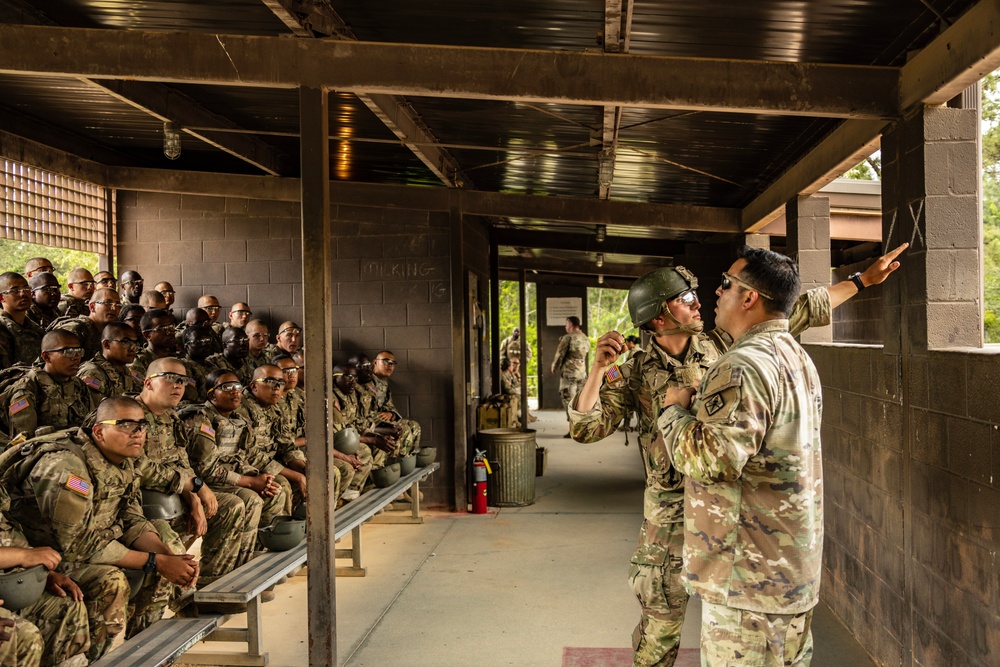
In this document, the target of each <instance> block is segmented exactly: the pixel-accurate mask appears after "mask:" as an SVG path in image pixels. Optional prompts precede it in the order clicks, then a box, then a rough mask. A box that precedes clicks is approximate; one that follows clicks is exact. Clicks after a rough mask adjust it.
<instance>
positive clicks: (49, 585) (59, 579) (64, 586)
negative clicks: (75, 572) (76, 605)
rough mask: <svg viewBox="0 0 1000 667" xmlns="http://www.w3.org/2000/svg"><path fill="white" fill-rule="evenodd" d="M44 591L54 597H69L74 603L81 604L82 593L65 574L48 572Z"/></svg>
mask: <svg viewBox="0 0 1000 667" xmlns="http://www.w3.org/2000/svg"><path fill="white" fill-rule="evenodd" d="M45 590H47V591H48V592H49V593H51V594H52V595H55V596H56V597H60V598H64V597H67V596H69V597H71V598H73V600H75V601H76V602H83V591H82V590H80V587H79V586H77V584H76V582H75V581H73V580H72V579H70V578H69V577H67V576H66V575H65V574H60V573H58V572H49V578H48V581H46V582H45Z"/></svg>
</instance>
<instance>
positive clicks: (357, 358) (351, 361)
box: [347, 352, 371, 368]
mask: <svg viewBox="0 0 1000 667" xmlns="http://www.w3.org/2000/svg"><path fill="white" fill-rule="evenodd" d="M362 357H364V358H365V359H368V355H367V354H365V353H364V352H358V353H357V354H352V355H351V356H350V357H349V358H348V359H347V365H348V366H354V367H355V368H357V367H358V364H360V363H361V358H362ZM368 361H371V359H368Z"/></svg>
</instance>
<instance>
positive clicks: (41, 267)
mask: <svg viewBox="0 0 1000 667" xmlns="http://www.w3.org/2000/svg"><path fill="white" fill-rule="evenodd" d="M53 271H55V269H54V268H52V262H50V261H49V260H47V259H45V258H44V257H32V258H31V259H29V260H28V261H27V262H25V263H24V277H25V278H27V279H28V280H31V278H32V277H33V276H36V275H38V274H40V273H52V272H53Z"/></svg>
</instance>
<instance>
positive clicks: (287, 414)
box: [278, 387, 355, 502]
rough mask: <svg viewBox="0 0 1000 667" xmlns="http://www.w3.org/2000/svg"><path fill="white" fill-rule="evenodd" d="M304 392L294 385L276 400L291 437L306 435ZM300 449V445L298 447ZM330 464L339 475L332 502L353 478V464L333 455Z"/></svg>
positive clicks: (284, 424) (283, 422)
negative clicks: (279, 399) (293, 387)
mask: <svg viewBox="0 0 1000 667" xmlns="http://www.w3.org/2000/svg"><path fill="white" fill-rule="evenodd" d="M305 402H306V394H305V392H304V391H302V390H301V389H299V388H298V387H296V388H295V389H293V390H292V391H290V392H285V395H284V396H282V397H281V401H279V402H278V409H279V411H280V412H281V419H282V428H283V429H284V430H285V433H286V434H288V435H290V436H291V437H292V439H293V440H294V439H295V438H304V437H305V435H306V415H305ZM333 421H335V419H334V420H333ZM299 449H300V450H301V447H300V448H299ZM331 464H332V465H333V466H334V467H335V468H336V469H337V472H338V474H339V475H340V483H339V484H338V485H337V486H336V487H335V488H334V502H336V501H337V500H338V499H339V498H340V495H341V494H342V493H343V492H344V491H346V490H347V489H348V487H349V486H350V484H351V481H352V480H353V479H354V472H355V471H354V466H352V465H351V464H350V463H348V462H347V461H344V460H343V459H338V458H336V457H334V458H333V459H331Z"/></svg>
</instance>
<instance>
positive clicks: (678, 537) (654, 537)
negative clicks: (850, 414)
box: [569, 244, 906, 666]
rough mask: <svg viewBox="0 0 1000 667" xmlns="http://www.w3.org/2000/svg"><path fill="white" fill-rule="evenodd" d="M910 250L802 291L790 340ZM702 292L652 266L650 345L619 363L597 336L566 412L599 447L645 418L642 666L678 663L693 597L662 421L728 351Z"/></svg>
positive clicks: (646, 279) (645, 279)
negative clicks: (678, 392) (634, 419)
mask: <svg viewBox="0 0 1000 667" xmlns="http://www.w3.org/2000/svg"><path fill="white" fill-rule="evenodd" d="M905 247H906V246H905V244H904V245H903V246H900V247H899V248H896V249H895V250H893V251H892V252H890V253H888V254H887V255H884V256H882V257H880V258H879V259H877V260H876V261H875V262H874V263H873V264H872V265H871V266H870V267H869V268H868V270H866V271H865V272H864V274H856V276H855V277H856V278H857V282H855V281H854V280H853V279H852V280H847V281H844V282H842V283H839V284H837V285H834V286H832V287H829V288H822V287H818V288H815V289H812V290H810V291H808V292H806V293H805V294H803V295H802V296H801V297H799V300H798V302H797V303H796V305H795V308H794V310H793V311H792V313H791V315H790V316H789V328H790V330H791V331H792V332H793V334H794V333H799V332H801V331H803V330H804V329H806V328H807V327H811V326H822V325H825V324H827V323H828V322H829V321H830V312H831V308H834V307H836V306H838V305H840V304H841V303H843V302H844V301H846V300H847V299H849V298H850V297H851V296H853V295H854V294H856V293H857V292H858V291H859V287H858V286H859V283H860V284H862V285H864V286H869V285H876V284H879V283H881V282H882V281H883V280H885V279H886V277H888V275H889V274H890V273H891V272H892V271H894V270H895V268H896V267H898V263H893V260H894V259H895V257H896V256H897V255H898V254H899V253H901V252H902V251H903V250H904V249H905ZM728 279H730V278H729V277H728V276H727V280H728ZM697 287H698V279H697V278H695V276H694V275H693V274H692V273H691V272H690V271H688V270H687V269H685V268H684V267H680V266H678V267H666V268H662V269H656V270H654V271H651V272H649V273H647V274H646V275H644V276H642V277H641V278H639V279H638V280H637V281H636V282H635V283H634V284H633V285H632V287H631V288H630V289H629V292H628V298H627V300H628V307H629V314H630V315H631V318H632V323H633V325H634V326H636V327H639V328H642V329H644V330H645V331H647V332H648V333H649V334H650V343H649V345H648V346H647V347H646V349H644V350H638V351H636V352H634V353H633V354H632V355H630V357H629V359H628V361H626V362H625V363H624V364H622V365H621V366H615V365H614V363H615V361H616V360H617V359H618V357H619V355H620V354H621V353H622V352H623V351H624V350H625V339H624V337H623V336H622V335H621V334H620V333H618V332H617V331H611V332H608V333H606V334H604V335H603V336H601V338H600V339H599V340H598V341H597V351H596V354H595V358H594V363H593V366H592V368H591V370H590V374H589V375H588V377H587V380H586V383H585V384H584V387H583V389H582V390H581V391H580V393H579V394H578V395H577V397H576V399H574V401H573V403H572V404H571V405H570V411H569V412H570V432H571V434H572V436H573V439H574V440H576V441H577V442H597V441H598V440H601V439H603V438H605V437H607V436H608V435H610V434H611V433H614V431H615V430H616V428H617V427H618V425H619V424H621V423H622V420H623V419H624V418H625V416H626V415H628V414H630V413H631V412H632V411H635V412H637V413H638V415H639V447H640V450H641V454H642V460H643V464H644V466H645V469H646V492H645V497H644V506H645V511H644V513H643V514H644V520H643V524H642V528H641V530H640V533H639V546H638V548H637V549H636V551H635V553H634V554H633V556H632V565H631V568H630V569H629V582H630V584H631V586H632V590H633V592H634V593H635V595H636V597H637V598H638V600H639V603H640V605H641V606H642V614H641V617H640V621H639V624H638V626H637V627H636V629H635V632H634V633H633V635H632V644H633V649H634V651H635V653H634V655H633V658H634V663H635V664H636V665H666V666H669V665H673V664H674V660H675V659H676V657H677V650H678V645H679V642H680V633H681V626H682V625H683V623H684V611H685V608H686V606H687V597H688V596H687V593H686V592H685V590H684V586H683V584H682V579H681V573H682V550H683V546H684V523H683V522H684V478H683V476H682V475H681V474H680V473H679V472H678V471H677V470H676V469H675V468H674V467H673V466H672V465H671V462H670V459H669V457H668V456H667V452H666V450H665V449H664V447H663V445H662V442H663V439H662V436H661V435H660V433H659V431H658V429H657V425H656V419H657V417H658V416H659V414H660V412H661V411H662V409H663V407H664V405H665V403H664V400H665V396H666V394H667V391H668V390H669V389H670V388H672V387H690V386H698V384H699V382H700V381H701V378H702V377H703V376H704V375H705V373H706V372H707V370H708V368H709V367H710V366H711V365H712V363H713V362H715V360H716V359H718V358H719V357H720V356H721V355H722V354H723V353H724V352H725V351H726V350H727V349H728V348H729V346H730V345H731V344H732V339H731V338H730V337H729V335H728V334H727V333H726V332H724V331H721V330H719V329H716V330H714V331H711V332H707V333H706V332H704V331H703V328H704V325H703V323H702V321H701V314H700V308H701V302H700V301H699V299H698V295H697V293H696V291H695V289H696V288H697Z"/></svg>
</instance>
